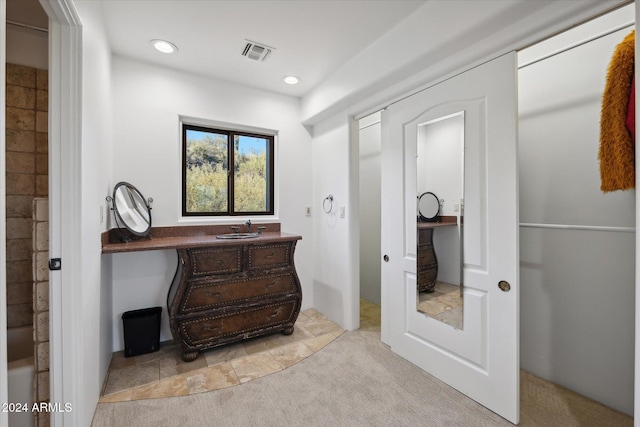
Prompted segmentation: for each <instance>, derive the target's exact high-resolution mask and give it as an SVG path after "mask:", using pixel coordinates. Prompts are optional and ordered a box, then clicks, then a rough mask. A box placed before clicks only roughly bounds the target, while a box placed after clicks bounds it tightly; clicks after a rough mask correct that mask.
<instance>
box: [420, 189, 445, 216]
mask: <svg viewBox="0 0 640 427" xmlns="http://www.w3.org/2000/svg"><path fill="white" fill-rule="evenodd" d="M439 214H440V199H438V196H436V195H435V194H433V193H432V192H430V191H427V192H425V193H422V194H421V195H420V197H418V217H419V219H420V221H438V215H439Z"/></svg>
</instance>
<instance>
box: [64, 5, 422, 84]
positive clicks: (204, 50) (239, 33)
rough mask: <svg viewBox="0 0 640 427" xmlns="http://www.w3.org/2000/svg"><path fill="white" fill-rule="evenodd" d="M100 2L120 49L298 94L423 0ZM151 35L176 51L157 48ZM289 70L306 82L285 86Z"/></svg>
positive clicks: (154, 60) (109, 31) (190, 69)
mask: <svg viewBox="0 0 640 427" xmlns="http://www.w3.org/2000/svg"><path fill="white" fill-rule="evenodd" d="M76 1H85V0H76ZM101 2H102V7H103V10H104V18H105V26H106V28H107V34H108V39H109V42H110V44H111V48H112V50H113V52H114V53H115V54H117V55H122V56H126V57H131V58H136V59H138V60H141V61H145V62H150V63H154V64H158V65H162V66H166V67H172V68H176V69H180V70H184V71H188V72H191V73H196V74H200V75H204V76H208V77H212V78H216V79H222V80H227V81H231V82H236V83H240V84H243V85H248V86H253V87H257V88H261V89H266V90H268V91H272V92H277V93H282V94H287V95H293V96H298V97H301V96H303V95H304V94H305V93H307V92H308V91H309V90H311V89H312V88H313V87H314V86H316V85H317V84H319V83H320V82H321V81H322V80H324V79H325V78H326V77H327V76H328V75H329V74H330V73H331V72H332V71H334V70H335V69H337V68H338V67H340V66H341V65H342V64H343V63H344V62H345V61H348V60H349V58H351V57H353V56H354V55H356V54H357V53H358V52H360V51H362V50H363V49H365V48H366V47H367V46H368V45H369V44H371V43H372V42H373V41H375V40H376V39H377V38H379V37H380V36H381V35H383V34H384V33H385V32H386V31H388V30H389V29H390V28H392V27H393V26H394V25H396V24H397V23H398V22H400V21H401V20H402V19H404V18H405V17H407V16H408V15H410V14H411V13H412V12H414V11H415V10H416V9H417V8H418V7H420V6H421V5H422V4H424V2H425V0H357V1H355V0H296V1H292V0H284V1H282V0H268V1H265V0H253V1H250V0H235V1H222V0H215V1H214V0H206V1H205V0H177V1H176V0H155V1H150V0H129V1H115V0H101ZM151 39H164V40H167V41H170V42H172V43H173V44H175V45H176V46H177V47H178V49H179V51H178V53H177V54H173V55H166V54H162V53H159V52H157V51H155V50H154V49H152V48H151V46H150V44H149V41H150V40H151ZM245 39H249V40H253V41H255V42H259V43H264V44H266V45H268V46H272V47H274V48H275V50H274V51H273V52H272V54H271V56H270V57H269V58H268V59H267V60H266V61H264V62H257V61H253V60H250V59H248V58H246V57H243V56H242V55H241V53H242V50H243V49H244V46H245V43H246V42H245ZM289 74H293V75H296V76H299V77H300V78H301V79H302V81H301V83H300V84H298V85H296V86H290V85H286V84H285V83H284V82H283V81H282V78H283V76H285V75H289Z"/></svg>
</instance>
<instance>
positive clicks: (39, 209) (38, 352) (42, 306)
mask: <svg viewBox="0 0 640 427" xmlns="http://www.w3.org/2000/svg"><path fill="white" fill-rule="evenodd" d="M48 261H49V200H48V199H46V198H35V199H34V200H33V296H34V297H33V312H34V313H33V322H34V325H33V339H34V341H35V357H34V364H35V366H34V370H35V378H34V381H33V385H34V391H33V397H34V402H48V401H49V268H48V267H49V266H48ZM34 415H35V417H36V423H35V425H36V426H37V427H42V426H48V425H49V414H48V413H47V412H35V413H34Z"/></svg>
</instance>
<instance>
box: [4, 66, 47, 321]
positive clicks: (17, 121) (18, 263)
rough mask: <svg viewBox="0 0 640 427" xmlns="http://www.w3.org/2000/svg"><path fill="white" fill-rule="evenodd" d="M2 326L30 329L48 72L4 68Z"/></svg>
mask: <svg viewBox="0 0 640 427" xmlns="http://www.w3.org/2000/svg"><path fill="white" fill-rule="evenodd" d="M6 67H7V69H6V173H7V175H6V182H7V187H6V193H7V236H6V238H7V326H8V327H9V328H12V327H18V326H26V325H31V324H32V323H33V305H34V294H33V283H34V277H33V266H32V263H33V255H32V249H33V247H34V244H33V243H34V242H33V219H32V218H33V200H34V197H47V193H48V153H47V147H48V136H47V127H48V121H47V115H48V113H47V110H48V108H47V106H48V72H47V70H38V69H35V68H31V67H25V66H22V65H14V64H6Z"/></svg>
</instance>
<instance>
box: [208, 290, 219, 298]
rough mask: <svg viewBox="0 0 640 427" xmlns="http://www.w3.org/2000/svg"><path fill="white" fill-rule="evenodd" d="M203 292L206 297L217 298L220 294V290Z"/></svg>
mask: <svg viewBox="0 0 640 427" xmlns="http://www.w3.org/2000/svg"><path fill="white" fill-rule="evenodd" d="M205 294H207V296H208V297H212V298H218V297H219V296H220V292H215V291H206V292H205Z"/></svg>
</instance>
